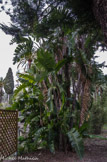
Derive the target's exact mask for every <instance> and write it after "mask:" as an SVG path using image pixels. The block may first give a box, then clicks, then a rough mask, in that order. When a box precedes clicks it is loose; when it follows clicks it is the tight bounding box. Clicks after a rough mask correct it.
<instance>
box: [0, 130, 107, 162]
mask: <svg viewBox="0 0 107 162" xmlns="http://www.w3.org/2000/svg"><path fill="white" fill-rule="evenodd" d="M102 135H103V136H104V137H107V130H106V131H103V133H102ZM84 144H85V155H84V158H83V159H82V160H80V159H79V158H78V157H77V155H76V153H72V152H67V153H64V152H61V151H56V154H55V155H53V154H51V153H50V152H49V151H37V152H35V153H32V154H31V153H29V154H27V155H23V157H26V160H22V159H21V160H19V162H33V161H34V162H107V140H100V139H86V140H85V141H84ZM27 157H29V158H32V157H33V158H35V160H30V159H29V160H27ZM20 158H22V157H20ZM3 162H15V161H14V160H13V161H10V160H8V161H7V160H5V161H3Z"/></svg>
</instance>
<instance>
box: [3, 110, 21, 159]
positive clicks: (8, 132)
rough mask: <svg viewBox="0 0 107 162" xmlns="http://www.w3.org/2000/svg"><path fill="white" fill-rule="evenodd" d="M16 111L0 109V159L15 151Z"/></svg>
mask: <svg viewBox="0 0 107 162" xmlns="http://www.w3.org/2000/svg"><path fill="white" fill-rule="evenodd" d="M17 131H18V111H13V110H1V109H0V159H4V158H7V157H8V156H10V155H12V154H13V153H15V152H17V134H18V132H17Z"/></svg>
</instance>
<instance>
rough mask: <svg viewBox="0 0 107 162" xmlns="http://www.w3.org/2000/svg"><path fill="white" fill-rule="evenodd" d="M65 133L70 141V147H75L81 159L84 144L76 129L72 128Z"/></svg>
mask: <svg viewBox="0 0 107 162" xmlns="http://www.w3.org/2000/svg"><path fill="white" fill-rule="evenodd" d="M67 135H68V138H69V141H70V142H71V145H72V147H73V148H74V149H75V151H76V152H77V154H78V156H79V157H80V159H82V158H83V155H84V145H83V139H82V137H81V136H80V134H79V132H78V130H76V129H75V128H73V129H71V131H69V132H68V133H67Z"/></svg>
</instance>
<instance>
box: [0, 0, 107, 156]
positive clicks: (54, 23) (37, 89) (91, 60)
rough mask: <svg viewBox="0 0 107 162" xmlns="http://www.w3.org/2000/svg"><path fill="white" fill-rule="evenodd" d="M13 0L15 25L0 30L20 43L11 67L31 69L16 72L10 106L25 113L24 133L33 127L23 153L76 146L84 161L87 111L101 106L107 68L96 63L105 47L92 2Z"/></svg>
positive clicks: (10, 11) (21, 138) (22, 146)
mask: <svg viewBox="0 0 107 162" xmlns="http://www.w3.org/2000/svg"><path fill="white" fill-rule="evenodd" d="M11 2H12V6H13V7H12V8H10V9H9V10H8V14H9V15H10V17H11V20H12V24H11V26H6V25H4V24H1V29H2V30H3V31H4V32H5V33H6V34H10V35H12V36H13V39H12V41H11V44H12V43H14V42H16V43H17V47H16V50H15V53H14V58H13V63H14V64H15V63H18V64H19V65H20V64H22V66H23V65H28V67H27V68H26V66H25V67H24V68H23V72H22V73H21V72H20V73H18V80H19V81H20V85H19V86H18V87H17V89H16V90H15V92H14V101H13V105H12V109H18V110H19V111H20V112H21V115H22V117H21V118H20V121H21V122H22V123H24V127H25V132H26V130H27V128H29V131H28V132H27V134H26V135H25V136H24V137H20V143H21V147H20V151H21V152H22V151H24V152H29V151H32V150H33V151H35V150H36V149H41V148H48V149H50V151H51V152H52V153H55V150H56V149H61V150H64V151H67V150H68V149H71V148H74V149H75V151H76V152H77V154H78V155H79V157H80V158H82V157H83V153H84V147H83V137H85V135H86V130H87V128H88V127H87V124H88V118H89V117H88V116H89V110H90V109H91V107H92V106H93V107H94V106H95V107H97V105H96V104H95V103H96V100H97V98H98V92H99V91H100V90H98V88H97V87H100V86H101V85H104V84H105V83H106V76H104V74H103V73H102V71H101V69H100V68H101V67H105V64H104V63H102V64H98V63H97V62H96V61H95V52H96V51H97V50H98V49H99V47H100V48H101V50H106V45H105V41H104V39H103V32H102V30H101V28H100V26H99V24H98V23H97V22H96V19H95V16H94V14H93V11H92V8H91V4H92V1H91V2H90V1H89V0H87V1H83V2H80V1H78V0H76V1H74V0H73V1H68V0H66V1H60V0H59V1H56V0H53V1H39V0H36V1H35V0H32V1H28V0H17V1H16V0H15V1H12V0H11ZM86 2H88V4H89V6H88V8H87V4H86ZM78 6H82V8H83V10H81V8H80V9H79V10H78ZM88 13H89V14H88ZM18 67H19V66H18ZM97 90H98V91H97ZM100 93H102V94H103V92H102V91H101V92H100ZM102 94H101V96H102ZM101 96H100V98H101ZM93 100H95V102H93ZM102 101H103V100H101V102H102ZM98 113H99V112H98ZM94 116H95V115H94ZM92 118H94V117H92ZM96 122H97V121H96Z"/></svg>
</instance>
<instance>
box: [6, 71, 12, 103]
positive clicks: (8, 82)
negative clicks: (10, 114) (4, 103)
mask: <svg viewBox="0 0 107 162" xmlns="http://www.w3.org/2000/svg"><path fill="white" fill-rule="evenodd" d="M4 89H5V92H6V93H7V94H8V96H9V100H10V98H11V96H12V95H13V91H14V79H13V72H12V69H11V68H9V69H8V72H7V74H6V77H5V79H4Z"/></svg>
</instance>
